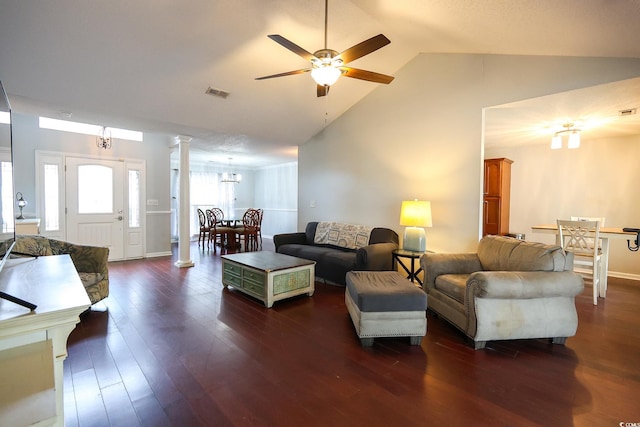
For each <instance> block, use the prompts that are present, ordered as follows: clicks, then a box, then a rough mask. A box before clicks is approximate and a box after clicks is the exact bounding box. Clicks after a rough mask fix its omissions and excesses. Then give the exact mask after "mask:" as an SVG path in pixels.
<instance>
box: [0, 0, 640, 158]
mask: <svg viewBox="0 0 640 427" xmlns="http://www.w3.org/2000/svg"><path fill="white" fill-rule="evenodd" d="M328 19H329V21H328V45H329V48H331V49H334V50H337V51H342V50H344V49H346V48H348V47H350V46H352V45H354V44H356V43H358V42H360V41H362V40H365V39H367V38H369V37H372V36H374V35H377V34H380V33H382V34H384V35H385V36H387V37H388V38H389V39H390V40H391V44H389V45H388V46H385V47H384V48H382V49H380V50H378V51H376V52H374V53H372V54H370V55H367V56H366V57H363V58H361V59H358V60H356V61H354V62H353V63H352V65H353V66H354V67H358V68H363V69H366V70H375V71H377V72H380V73H384V74H389V75H394V73H396V72H397V71H398V70H399V69H400V68H401V67H402V66H403V65H405V64H406V63H407V62H408V61H410V60H411V59H412V58H413V57H415V56H416V55H418V54H419V53H421V52H456V53H489V54H517V55H562V56H593V57H633V58H640V44H639V43H638V40H640V25H638V22H640V2H638V1H634V0H567V1H561V2H559V1H557V0H513V1H505V0H486V1H469V0H402V1H398V0H329V16H328ZM323 31H324V0H271V1H267V0H206V1H205V0H189V1H178V0H136V1H123V0H108V1H107V0H95V1H90V2H82V1H77V0H55V1H39V0H0V80H2V81H3V83H4V84H5V86H6V88H7V90H8V92H9V95H10V97H11V100H12V102H13V107H14V109H16V110H18V111H22V112H25V113H33V114H42V115H48V116H52V117H54V118H64V117H63V116H62V114H63V113H69V112H71V113H72V114H73V115H72V119H73V120H78V121H87V122H91V123H96V124H100V125H106V126H115V127H124V128H131V129H136V130H142V131H145V132H158V133H166V134H169V135H189V136H192V137H193V141H192V148H193V151H194V156H195V157H197V158H201V159H206V160H210V161H215V162H220V163H226V162H227V159H228V158H229V157H233V158H234V164H237V165H244V166H259V165H268V164H274V163H283V162H286V161H291V160H295V159H296V153H297V146H298V145H300V144H302V143H304V142H305V141H307V140H308V139H309V138H311V137H312V136H313V135H314V134H316V133H317V132H318V131H320V130H321V129H322V128H323V127H325V126H327V124H329V123H331V122H332V121H333V120H335V119H336V118H337V117H339V116H340V115H341V114H342V113H344V112H345V111H346V110H348V109H349V108H350V107H351V106H353V105H354V104H355V103H357V102H358V101H359V100H360V99H362V98H363V97H364V96H366V95H367V94H368V93H369V92H371V91H372V90H389V89H388V88H387V87H386V86H385V85H378V84H375V83H370V82H364V81H358V80H355V79H345V78H342V79H340V80H339V81H338V82H337V83H336V84H335V85H334V86H333V87H332V89H331V92H330V95H329V96H327V97H322V98H318V97H317V96H316V87H315V83H314V82H313V80H312V79H311V77H310V76H309V75H308V74H301V75H295V76H288V77H284V78H277V79H270V80H265V81H256V80H255V77H258V76H263V75H268V74H273V73H278V72H282V71H287V70H295V69H298V68H304V67H305V66H306V65H307V64H306V63H305V61H304V60H303V59H302V58H300V57H297V56H296V55H293V54H292V53H291V52H290V51H288V50H287V49H284V48H283V47H282V46H279V45H278V44H276V43H274V42H273V41H271V40H270V39H268V38H267V35H269V34H280V35H282V36H284V37H286V38H288V39H289V40H291V41H293V42H295V43H296V44H298V45H300V46H301V47H303V48H305V49H307V50H309V51H311V52H313V51H315V50H317V49H320V48H322V47H323ZM391 85H393V83H391ZM209 87H212V88H214V89H220V90H223V91H226V92H229V96H228V97H227V98H226V99H225V98H219V97H214V96H211V95H207V94H206V93H205V92H206V90H207V89H208V88H209ZM633 90H635V91H636V98H640V95H638V94H637V90H638V86H637V84H636V85H635V86H634V89H633ZM623 92H624V90H623ZM612 102H614V103H615V102H618V101H615V100H614V101H612ZM630 102H631V101H630ZM633 102H635V101H633ZM638 107H640V105H638ZM389 108H393V106H390V107H389ZM526 108H529V109H530V108H534V107H532V106H530V107H526ZM526 108H525V110H526ZM502 110H505V111H507V114H510V115H511V116H510V117H509V120H510V122H509V123H512V124H513V126H518V121H517V120H519V119H518V117H521V118H522V120H525V119H526V120H530V117H534V116H536V117H537V118H538V119H540V120H555V119H556V118H552V117H549V108H548V106H545V107H542V110H539V111H538V110H537V111H531V110H527V111H525V112H523V114H522V115H520V116H519V115H518V114H516V113H514V111H509V110H513V109H512V108H502ZM545 110H546V111H547V113H546V114H547V116H545V117H543V118H541V117H538V116H540V115H542V114H543V113H542V111H545ZM494 113H495V114H498V111H494V112H493V113H492V114H494ZM555 114H558V115H559V116H561V115H562V114H568V113H565V112H558V111H556V112H555ZM505 117H506V116H505ZM498 120H500V119H499V118H498ZM504 120H506V119H504ZM504 120H503V121H504ZM522 125H524V124H522ZM529 125H530V123H529ZM495 127H496V129H497V130H496V132H502V133H504V129H502V127H501V125H495Z"/></svg>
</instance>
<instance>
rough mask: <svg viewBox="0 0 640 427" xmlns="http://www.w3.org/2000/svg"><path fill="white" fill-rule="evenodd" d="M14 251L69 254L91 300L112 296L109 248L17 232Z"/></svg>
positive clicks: (21, 252) (94, 301)
mask: <svg viewBox="0 0 640 427" xmlns="http://www.w3.org/2000/svg"><path fill="white" fill-rule="evenodd" d="M12 252H13V253H15V254H25V255H31V256H47V255H64V254H68V255H69V256H70V257H71V260H72V261H73V265H74V266H75V267H76V270H77V271H78V275H79V276H80V280H81V281H82V285H83V286H84V289H85V290H86V291H87V295H88V296H89V300H91V304H92V305H93V304H95V303H97V302H98V301H100V300H102V299H104V298H106V297H108V296H109V268H108V260H109V248H103V247H97V246H85V245H77V244H73V243H69V242H63V241H61V240H55V239H49V238H47V237H43V236H26V235H24V236H22V235H19V236H16V245H15V246H14V247H13V251H12Z"/></svg>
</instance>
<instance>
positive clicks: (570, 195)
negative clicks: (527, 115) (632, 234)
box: [485, 133, 640, 276]
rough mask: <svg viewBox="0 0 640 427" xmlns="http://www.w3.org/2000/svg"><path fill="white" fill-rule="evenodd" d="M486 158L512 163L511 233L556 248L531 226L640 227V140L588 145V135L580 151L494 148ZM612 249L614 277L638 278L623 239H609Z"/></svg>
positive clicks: (639, 256)
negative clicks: (599, 220) (574, 221)
mask: <svg viewBox="0 0 640 427" xmlns="http://www.w3.org/2000/svg"><path fill="white" fill-rule="evenodd" d="M485 155H486V157H487V158H492V157H507V158H509V159H511V160H513V161H514V163H513V165H511V174H512V178H511V216H510V230H511V231H513V232H521V233H525V234H526V237H527V240H533V241H539V242H544V243H553V242H554V237H553V236H550V235H545V234H534V233H532V232H531V226H533V225H537V224H553V223H555V221H556V219H569V218H570V217H571V216H587V217H604V218H605V225H607V226H611V227H636V228H640V198H638V197H637V195H638V188H637V187H638V183H640V180H639V179H638V162H639V161H640V135H635V136H628V137H620V138H609V139H599V140H589V139H588V136H587V135H586V133H584V134H583V135H582V141H581V144H580V148H579V149H576V150H568V149H566V148H564V149H562V150H551V149H550V148H549V145H548V144H547V145H529V146H518V147H509V148H506V147H503V148H491V149H487V150H486V151H485ZM610 249H611V254H610V257H609V272H610V274H612V275H622V276H624V274H634V275H638V276H640V252H631V251H629V250H628V249H627V242H626V241H624V240H611V245H610ZM620 273H624V274H620Z"/></svg>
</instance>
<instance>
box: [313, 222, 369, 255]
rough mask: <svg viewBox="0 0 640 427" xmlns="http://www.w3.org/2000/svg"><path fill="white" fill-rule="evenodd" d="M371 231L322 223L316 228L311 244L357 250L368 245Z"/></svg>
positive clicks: (351, 226)
mask: <svg viewBox="0 0 640 427" xmlns="http://www.w3.org/2000/svg"><path fill="white" fill-rule="evenodd" d="M372 229H373V227H368V226H364V225H354V224H344V223H341V222H326V221H322V222H320V223H318V226H317V227H316V234H315V236H314V238H313V243H314V244H319V245H333V246H338V247H341V248H347V249H358V248H362V247H364V246H367V245H368V244H369V237H370V236H371V230H372Z"/></svg>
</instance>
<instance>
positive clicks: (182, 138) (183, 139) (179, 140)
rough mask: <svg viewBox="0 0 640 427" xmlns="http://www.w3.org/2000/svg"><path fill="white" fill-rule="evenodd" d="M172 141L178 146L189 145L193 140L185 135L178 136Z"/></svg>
mask: <svg viewBox="0 0 640 427" xmlns="http://www.w3.org/2000/svg"><path fill="white" fill-rule="evenodd" d="M174 139H175V140H176V143H178V144H180V143H183V142H186V143H189V142H191V140H192V139H193V138H192V137H190V136H187V135H178V136H176V137H175V138H174Z"/></svg>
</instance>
